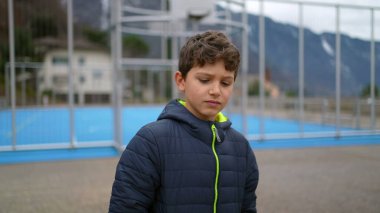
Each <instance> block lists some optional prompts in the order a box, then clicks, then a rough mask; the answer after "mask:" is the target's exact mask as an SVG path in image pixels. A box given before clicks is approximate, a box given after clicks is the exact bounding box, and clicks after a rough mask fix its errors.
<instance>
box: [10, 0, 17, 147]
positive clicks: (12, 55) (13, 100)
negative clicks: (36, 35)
mask: <svg viewBox="0 0 380 213" xmlns="http://www.w3.org/2000/svg"><path fill="white" fill-rule="evenodd" d="M8 22H9V23H8V24H9V61H10V68H11V70H10V71H11V82H10V83H11V108H12V149H13V150H16V142H17V138H16V136H17V135H16V133H17V132H16V86H15V41H14V22H13V0H8Z"/></svg>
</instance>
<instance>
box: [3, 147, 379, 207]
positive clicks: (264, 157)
mask: <svg viewBox="0 0 380 213" xmlns="http://www.w3.org/2000/svg"><path fill="white" fill-rule="evenodd" d="M255 153H256V156H257V160H258V163H259V168H260V183H259V188H258V191H257V194H258V209H259V212H262V213H271V212H273V213H274V212H275V213H281V212H284V213H286V212H292V213H298V212H299V213H308V212H318V213H320V212H332V213H337V212H338V213H339V212H345V213H347V212H361V213H372V212H373V213H375V212H376V213H379V212H380V146H375V145H373V146H359V147H334V148H308V149H284V150H260V151H256V152H255ZM117 161H118V159H117V158H110V159H95V160H75V161H59V162H44V163H29V164H16V165H0V212H1V213H10V212H11V213H13V212H15V213H16V212H17V213H24V212H25V213H26V212H28V213H37V212H38V213H43V212H49V213H51V212H59V213H65V212H82V213H87V212H88V213H90V212H91V213H96V212H107V210H108V202H109V196H110V192H111V186H112V182H113V177H114V172H115V166H116V163H117Z"/></svg>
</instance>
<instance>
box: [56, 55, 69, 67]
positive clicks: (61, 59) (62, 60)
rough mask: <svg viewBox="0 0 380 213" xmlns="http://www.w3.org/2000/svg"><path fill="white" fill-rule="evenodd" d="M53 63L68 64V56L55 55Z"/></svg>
mask: <svg viewBox="0 0 380 213" xmlns="http://www.w3.org/2000/svg"><path fill="white" fill-rule="evenodd" d="M52 63H53V64H54V65H67V63H68V60H67V57H62V56H53V59H52Z"/></svg>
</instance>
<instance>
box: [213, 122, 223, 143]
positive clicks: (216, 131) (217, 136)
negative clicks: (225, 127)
mask: <svg viewBox="0 0 380 213" xmlns="http://www.w3.org/2000/svg"><path fill="white" fill-rule="evenodd" d="M214 131H215V136H216V140H217V141H218V143H221V142H222V140H221V139H220V137H219V133H218V129H217V128H216V127H215V126H214Z"/></svg>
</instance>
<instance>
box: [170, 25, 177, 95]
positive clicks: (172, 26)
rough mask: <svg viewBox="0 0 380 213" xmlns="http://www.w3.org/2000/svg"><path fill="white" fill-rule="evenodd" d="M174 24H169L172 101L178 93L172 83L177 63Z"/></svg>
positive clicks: (174, 84) (173, 82)
mask: <svg viewBox="0 0 380 213" xmlns="http://www.w3.org/2000/svg"><path fill="white" fill-rule="evenodd" d="M176 29H177V27H176V23H175V22H174V21H173V22H171V35H172V39H171V41H172V45H171V46H172V74H171V82H172V99H173V98H177V96H178V91H177V85H176V83H175V81H174V74H175V72H176V71H177V66H178V65H177V63H176V61H177V60H176V59H177V57H178V37H177V36H176V35H175V33H174V32H176Z"/></svg>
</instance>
